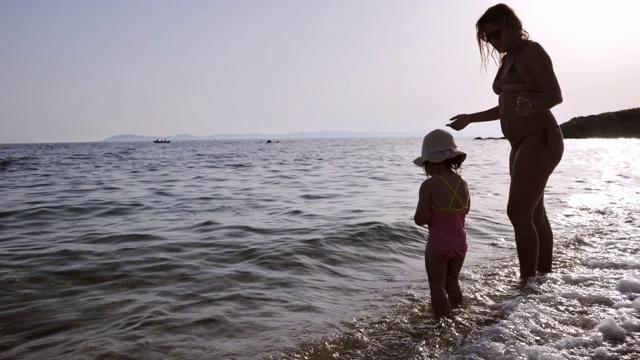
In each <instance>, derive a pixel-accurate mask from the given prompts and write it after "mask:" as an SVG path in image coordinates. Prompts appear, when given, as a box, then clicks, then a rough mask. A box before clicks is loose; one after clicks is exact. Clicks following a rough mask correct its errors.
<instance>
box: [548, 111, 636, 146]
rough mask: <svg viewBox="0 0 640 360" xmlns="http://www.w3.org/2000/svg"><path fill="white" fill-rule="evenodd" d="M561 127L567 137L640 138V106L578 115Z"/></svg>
mask: <svg viewBox="0 0 640 360" xmlns="http://www.w3.org/2000/svg"><path fill="white" fill-rule="evenodd" d="M560 128H561V129H562V133H563V134H564V137H565V138H566V139H586V138H640V108H634V109H628V110H620V111H613V112H606V113H602V114H598V115H589V116H578V117H575V118H573V119H571V120H569V121H567V122H566V123H563V124H561V125H560Z"/></svg>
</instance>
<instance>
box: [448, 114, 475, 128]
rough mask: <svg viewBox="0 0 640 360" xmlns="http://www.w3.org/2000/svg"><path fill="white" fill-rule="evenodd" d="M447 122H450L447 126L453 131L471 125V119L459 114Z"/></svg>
mask: <svg viewBox="0 0 640 360" xmlns="http://www.w3.org/2000/svg"><path fill="white" fill-rule="evenodd" d="M449 121H451V122H450V123H448V124H447V126H448V127H450V128H452V129H453V130H457V131H460V130H462V129H464V128H465V127H467V125H469V124H470V123H471V117H470V116H469V115H466V114H460V115H456V116H454V117H452V118H451V119H449Z"/></svg>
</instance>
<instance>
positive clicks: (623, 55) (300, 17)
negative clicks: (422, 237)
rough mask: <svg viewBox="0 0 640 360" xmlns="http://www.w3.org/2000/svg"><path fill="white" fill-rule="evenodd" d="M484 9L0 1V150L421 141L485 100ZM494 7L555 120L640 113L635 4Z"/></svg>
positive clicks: (388, 0) (262, 1) (457, 4)
mask: <svg viewBox="0 0 640 360" xmlns="http://www.w3.org/2000/svg"><path fill="white" fill-rule="evenodd" d="M496 3H497V2H496V1H484V0H441V1H435V0H433V1H432V0H224V1H223V0H207V1H204V0H201V1H199V0H172V1H167V0H126V1H125V0H121V1H117V0H103V1H97V0H55V1H52V0H0V49H1V51H2V54H1V55H0V143H40V142H90V141H101V140H104V139H106V138H108V137H111V136H114V135H122V134H136V135H146V136H154V137H168V136H171V135H177V134H192V135H197V136H207V135H217V134H247V133H262V134H287V133H297V132H316V131H376V132H417V133H425V134H426V133H427V132H428V131H431V130H433V129H435V128H439V127H444V126H445V125H446V124H447V123H448V119H449V118H451V117H452V116H454V115H456V114H461V113H472V112H476V111H482V110H486V109H489V108H491V107H494V106H495V105H496V104H497V96H496V95H495V94H494V93H493V91H492V90H491V82H492V81H493V77H494V76H495V73H496V70H497V67H496V65H495V64H489V66H488V68H487V69H486V71H483V70H482V68H481V62H480V55H479V51H478V48H477V43H476V39H475V22H476V21H477V20H478V18H479V17H480V16H481V15H482V14H483V13H484V11H485V10H486V9H487V8H488V7H490V6H492V5H495V4H496ZM505 3H506V4H508V5H509V6H511V7H512V8H513V9H514V10H515V11H516V13H517V15H518V16H519V17H520V19H521V20H522V22H523V25H524V28H525V29H526V30H527V31H528V32H529V33H530V35H531V39H532V40H534V41H537V42H539V43H540V44H541V45H542V46H543V47H544V49H545V50H546V51H547V52H548V53H549V55H550V57H551V59H552V61H553V64H554V69H555V72H556V75H557V77H558V80H559V82H560V85H561V88H562V91H563V96H564V102H563V103H562V104H560V105H558V106H557V107H555V108H554V109H553V113H554V115H555V116H556V118H557V120H558V122H559V123H563V122H566V121H568V120H570V119H571V118H573V117H576V116H586V115H592V114H599V113H603V112H609V111H617V110H623V109H629V108H635V107H640V90H639V88H638V84H640V67H639V66H640V26H638V14H640V1H629V0H608V1H592V0H535V1H532V0H514V1H505ZM458 134H459V136H501V133H500V126H499V122H498V121H493V122H488V123H482V124H472V125H470V126H469V127H467V128H466V129H464V130H463V131H461V132H460V133H458Z"/></svg>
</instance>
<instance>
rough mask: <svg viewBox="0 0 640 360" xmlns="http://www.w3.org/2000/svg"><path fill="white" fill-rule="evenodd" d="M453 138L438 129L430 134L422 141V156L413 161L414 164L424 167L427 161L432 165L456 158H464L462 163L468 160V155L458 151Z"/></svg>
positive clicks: (446, 132)
mask: <svg viewBox="0 0 640 360" xmlns="http://www.w3.org/2000/svg"><path fill="white" fill-rule="evenodd" d="M457 148H458V147H457V146H456V143H455V141H454V140H453V136H452V135H451V134H450V133H449V132H448V131H446V130H441V129H436V130H433V131H432V132H430V133H428V134H427V135H426V136H425V137H424V140H422V156H420V157H417V158H416V159H415V160H413V163H414V164H416V165H418V166H422V163H424V162H425V161H428V162H432V163H439V162H443V161H445V160H447V159H451V158H454V157H456V156H460V155H462V156H464V157H463V159H462V161H464V159H466V158H467V154H466V153H464V152H462V151H458V150H457Z"/></svg>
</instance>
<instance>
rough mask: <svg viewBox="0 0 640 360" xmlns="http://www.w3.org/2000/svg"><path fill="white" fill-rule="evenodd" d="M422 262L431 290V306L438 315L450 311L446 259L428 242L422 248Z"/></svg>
mask: <svg viewBox="0 0 640 360" xmlns="http://www.w3.org/2000/svg"><path fill="white" fill-rule="evenodd" d="M424 264H425V267H426V269H427V277H428V278H429V290H430V292H431V306H432V307H433V311H434V312H435V313H436V314H438V315H446V314H447V313H449V311H451V305H450V304H449V297H448V296H447V290H446V285H447V261H446V260H444V259H443V258H442V257H441V256H440V254H438V251H437V250H436V249H434V248H433V247H432V246H431V245H429V243H427V247H426V249H425V250H424Z"/></svg>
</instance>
